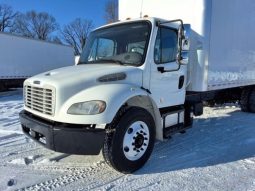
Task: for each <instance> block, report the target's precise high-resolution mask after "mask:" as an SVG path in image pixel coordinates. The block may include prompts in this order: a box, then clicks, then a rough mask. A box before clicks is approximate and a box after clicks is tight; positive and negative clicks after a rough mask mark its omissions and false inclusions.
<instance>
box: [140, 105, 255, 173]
mask: <svg viewBox="0 0 255 191" xmlns="http://www.w3.org/2000/svg"><path fill="white" fill-rule="evenodd" d="M218 109H219V108H213V110H214V113H215V112H216V113H217V110H218ZM221 109H222V108H221ZM254 119H255V115H254V114H251V113H243V112H241V111H240V110H238V109H236V111H232V112H229V113H226V114H224V116H223V117H217V116H209V117H207V118H197V119H195V120H194V124H193V128H192V129H190V130H188V131H187V132H186V134H176V135H174V136H173V137H172V139H169V140H167V141H165V142H163V143H162V142H157V143H156V144H155V147H154V151H153V153H152V156H151V158H150V160H149V161H148V162H147V163H146V165H145V166H144V167H143V168H142V169H140V170H139V171H137V172H136V173H135V174H150V173H161V172H169V171H176V170H183V169H188V168H197V167H207V166H214V165H218V164H223V163H230V162H234V161H238V160H242V159H246V158H249V157H253V156H255V127H254Z"/></svg>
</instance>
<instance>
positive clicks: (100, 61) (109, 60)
mask: <svg viewBox="0 0 255 191" xmlns="http://www.w3.org/2000/svg"><path fill="white" fill-rule="evenodd" d="M95 62H96V63H97V62H99V63H102V62H107V63H115V64H119V65H125V64H124V63H123V62H121V61H120V60H114V59H100V60H96V61H95Z"/></svg>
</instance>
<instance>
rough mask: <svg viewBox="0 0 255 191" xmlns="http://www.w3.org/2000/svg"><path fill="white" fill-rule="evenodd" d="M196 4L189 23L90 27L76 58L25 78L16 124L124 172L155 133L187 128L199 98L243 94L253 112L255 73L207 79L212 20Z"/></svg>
mask: <svg viewBox="0 0 255 191" xmlns="http://www.w3.org/2000/svg"><path fill="white" fill-rule="evenodd" d="M182 1H183V0H182ZM194 1H196V2H197V1H198V0H194ZM199 2H200V1H199ZM207 2H208V1H207ZM126 3H127V2H126ZM181 3H183V2H181ZM199 7H200V5H199ZM205 7H208V5H207V4H206V6H205ZM215 9H216V8H215ZM186 10H188V8H186ZM200 12H201V13H202V12H203V15H204V16H201V17H202V18H201V19H200V20H201V22H200V25H198V24H195V25H194V26H195V27H193V28H192V23H191V25H190V23H189V24H183V20H181V19H180V18H173V19H174V20H166V19H160V18H154V17H147V16H146V17H143V18H139V19H128V20H125V21H119V22H116V23H112V24H109V25H106V26H103V27H101V28H98V29H96V30H95V31H93V32H92V33H91V34H90V36H89V38H88V40H87V43H86V46H85V48H84V50H83V52H82V54H81V57H80V60H79V63H78V64H77V65H76V66H71V67H65V68H61V69H56V70H52V71H49V72H45V73H42V74H39V75H36V76H34V77H32V78H29V79H28V80H26V81H25V82H24V103H25V107H24V110H23V111H22V112H21V113H20V121H21V124H22V129H23V132H24V133H25V134H26V135H28V136H29V137H31V138H32V139H34V140H36V141H37V142H39V143H41V144H42V145H44V146H45V147H47V148H49V149H52V150H55V151H58V152H63V153H70V154H86V155H95V154H99V153H100V151H101V150H102V153H103V156H104V158H105V160H106V162H107V163H108V164H109V165H111V166H112V167H113V168H114V169H116V170H118V171H121V172H123V173H130V172H133V171H135V170H137V169H139V168H140V167H142V166H143V165H144V164H145V163H146V161H147V160H148V158H149V156H150V154H151V153H152V150H153V145H154V142H155V140H156V139H157V140H161V141H163V140H164V139H167V138H168V137H170V136H171V135H172V134H174V133H178V132H181V133H183V132H185V130H186V129H187V128H190V127H191V125H192V119H193V117H192V116H193V114H194V115H201V114H202V112H203V104H202V102H203V101H208V100H213V101H217V100H221V101H222V100H230V99H235V100H240V99H241V98H242V100H241V102H242V104H241V105H242V109H243V110H246V111H252V112H254V111H255V106H254V105H253V106H250V105H252V100H254V99H252V98H251V96H250V95H251V94H250V93H252V92H255V89H254V88H253V85H254V84H255V83H254V82H255V77H254V76H252V75H251V76H249V79H247V81H246V82H245V80H243V81H242V82H241V83H242V84H241V83H239V82H238V79H237V80H236V81H231V83H228V82H226V81H225V80H224V81H225V82H224V83H217V84H216V83H215V84H214V83H213V82H211V81H209V80H208V79H210V76H209V74H210V73H212V72H213V70H212V71H210V70H209V69H208V68H209V67H208V65H209V63H210V66H211V64H212V66H213V67H211V68H212V69H214V67H215V65H216V66H217V62H215V61H214V59H212V60H211V59H210V58H209V57H208V55H209V53H211V52H209V51H211V50H210V48H208V46H210V43H209V42H207V40H210V38H211V36H210V35H209V34H208V31H209V30H207V28H208V26H210V27H215V26H214V25H210V24H208V23H207V21H208V20H207V17H208V15H209V16H211V12H209V13H208V14H204V9H203V11H200ZM205 17H206V19H205ZM196 23H197V21H196ZM205 23H206V24H205ZM198 28H199V31H198V30H196V29H198ZM200 29H204V30H200ZM212 53H214V52H212ZM253 56H254V55H253ZM253 64H254V63H253ZM253 66H254V65H253ZM217 67H218V66H217ZM217 67H216V68H217ZM235 67H236V66H234V67H230V69H229V70H230V71H231V70H232V69H233V68H235ZM245 69H247V68H245ZM222 72H225V71H222ZM243 72H246V71H243ZM214 76H215V75H214ZM217 82H219V81H217ZM238 83H239V84H238ZM242 92H244V93H242ZM247 92H248V93H249V94H248V93H247ZM254 95H255V93H254ZM254 104H255V103H254Z"/></svg>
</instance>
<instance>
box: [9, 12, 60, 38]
mask: <svg viewBox="0 0 255 191" xmlns="http://www.w3.org/2000/svg"><path fill="white" fill-rule="evenodd" d="M57 29H58V24H57V22H56V19H55V18H54V17H53V16H51V15H49V14H48V13H46V12H40V13H37V12H35V11H29V12H27V13H25V14H23V13H19V14H18V16H17V17H16V19H15V22H14V26H13V27H12V32H14V33H16V34H20V35H22V36H26V37H31V38H36V39H40V40H50V35H51V34H52V33H53V32H55V31H56V30H57Z"/></svg>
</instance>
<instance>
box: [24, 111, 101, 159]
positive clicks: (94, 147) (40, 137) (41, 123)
mask: <svg viewBox="0 0 255 191" xmlns="http://www.w3.org/2000/svg"><path fill="white" fill-rule="evenodd" d="M19 117H20V122H21V126H22V130H23V132H24V133H25V134H26V135H27V136H28V137H30V138H32V139H33V140H35V141H36V142H38V143H40V144H42V145H43V146H45V147H46V148H48V149H51V150H54V151H57V152H61V153H68V154H80V155H98V154H99V153H100V150H101V149H102V147H103V144H104V138H105V130H104V129H95V128H94V127H93V126H92V127H91V126H90V125H84V126H81V125H72V124H62V123H55V122H49V121H46V120H43V119H41V118H38V117H36V116H34V115H32V114H31V113H28V112H26V111H25V110H23V111H21V112H20V114H19Z"/></svg>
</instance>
